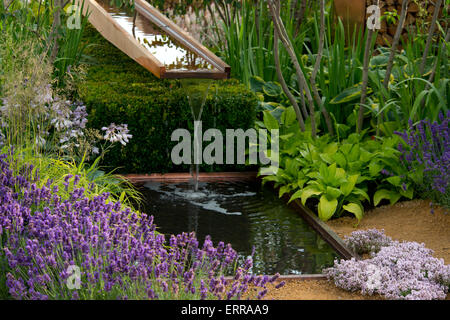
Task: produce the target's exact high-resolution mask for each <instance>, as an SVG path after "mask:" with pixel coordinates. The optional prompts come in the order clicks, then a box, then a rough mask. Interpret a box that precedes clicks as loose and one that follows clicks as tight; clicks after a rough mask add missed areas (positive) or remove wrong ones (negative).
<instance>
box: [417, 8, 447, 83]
mask: <svg viewBox="0 0 450 320" xmlns="http://www.w3.org/2000/svg"><path fill="white" fill-rule="evenodd" d="M441 6H442V0H437V2H436V5H435V7H434V13H433V19H432V20H431V25H430V30H429V31H428V37H427V43H426V45H425V50H424V52H423V56H422V63H421V64H420V68H419V72H420V74H421V75H422V74H423V72H424V71H425V65H426V62H427V58H428V52H429V51H430V46H431V42H432V41H433V35H434V31H435V30H436V22H437V19H438V16H439V11H440V10H441Z"/></svg>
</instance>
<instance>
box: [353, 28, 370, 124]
mask: <svg viewBox="0 0 450 320" xmlns="http://www.w3.org/2000/svg"><path fill="white" fill-rule="evenodd" d="M373 34H374V32H373V30H372V29H369V31H368V33H367V39H366V47H365V49H364V66H363V81H362V87H361V101H360V102H359V111H358V123H357V126H356V131H357V132H358V133H361V130H362V126H363V121H364V105H365V104H366V100H367V86H368V83H369V62H370V57H371V49H372V40H373Z"/></svg>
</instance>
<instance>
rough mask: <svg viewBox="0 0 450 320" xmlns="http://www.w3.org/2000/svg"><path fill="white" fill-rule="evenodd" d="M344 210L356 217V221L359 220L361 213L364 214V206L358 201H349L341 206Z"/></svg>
mask: <svg viewBox="0 0 450 320" xmlns="http://www.w3.org/2000/svg"><path fill="white" fill-rule="evenodd" d="M342 208H343V209H344V210H345V211H348V212H351V213H353V214H354V215H355V217H356V219H358V222H359V221H361V219H362V217H363V215H364V208H363V206H362V205H361V204H358V203H353V202H352V203H349V204H347V205H345V206H343V207H342Z"/></svg>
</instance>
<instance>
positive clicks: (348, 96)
mask: <svg viewBox="0 0 450 320" xmlns="http://www.w3.org/2000/svg"><path fill="white" fill-rule="evenodd" d="M361 89H362V83H358V84H356V85H354V86H353V87H350V88H347V89H345V90H344V91H342V92H341V93H339V94H338V95H337V96H336V97H334V98H333V99H331V101H330V104H340V103H347V102H350V101H353V100H356V99H358V98H359V97H361ZM371 93H372V89H371V88H370V87H368V88H367V94H371Z"/></svg>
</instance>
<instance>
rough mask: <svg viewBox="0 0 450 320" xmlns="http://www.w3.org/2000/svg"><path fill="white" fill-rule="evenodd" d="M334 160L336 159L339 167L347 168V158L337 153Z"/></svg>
mask: <svg viewBox="0 0 450 320" xmlns="http://www.w3.org/2000/svg"><path fill="white" fill-rule="evenodd" d="M333 158H334V161H336V163H337V165H338V166H339V167H345V166H346V165H347V160H346V159H345V156H344V155H343V154H342V153H340V152H337V153H336V154H335V155H334V156H333Z"/></svg>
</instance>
